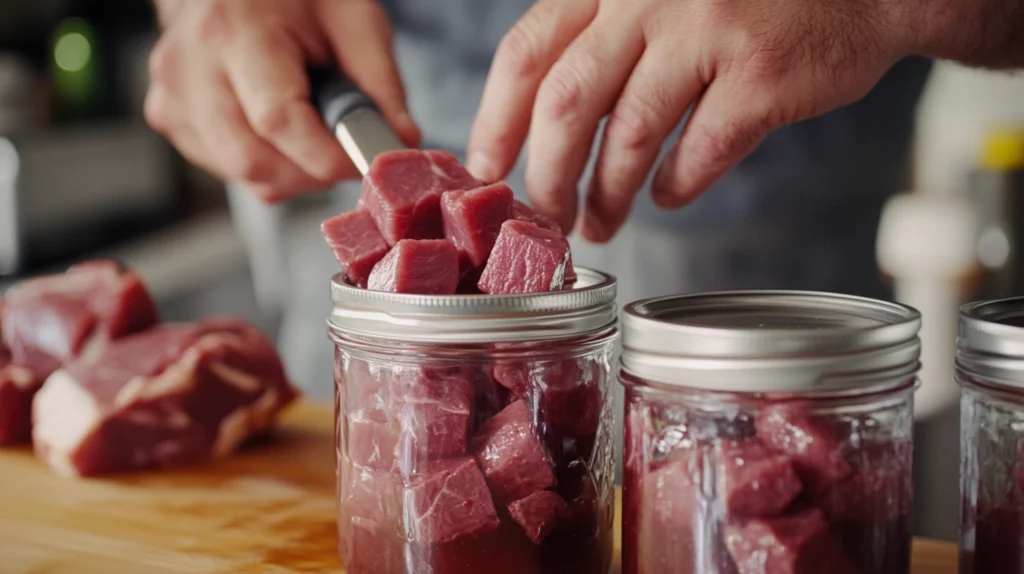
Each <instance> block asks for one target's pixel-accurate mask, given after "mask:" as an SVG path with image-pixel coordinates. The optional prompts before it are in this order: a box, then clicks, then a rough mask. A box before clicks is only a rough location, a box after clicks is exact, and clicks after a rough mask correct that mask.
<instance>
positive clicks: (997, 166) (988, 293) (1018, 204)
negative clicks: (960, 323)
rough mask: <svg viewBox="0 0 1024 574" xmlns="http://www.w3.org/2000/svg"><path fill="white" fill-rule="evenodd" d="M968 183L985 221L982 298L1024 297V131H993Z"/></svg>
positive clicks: (981, 252)
mask: <svg viewBox="0 0 1024 574" xmlns="http://www.w3.org/2000/svg"><path fill="white" fill-rule="evenodd" d="M969 182H970V185H969V186H968V197H969V198H970V199H971V200H972V202H973V203H974V204H975V205H976V206H977V208H978V211H979V215H980V216H981V221H982V229H981V233H980V235H979V236H978V243H977V251H978V261H979V262H980V263H981V265H982V267H983V269H984V275H983V281H982V284H981V287H980V289H979V293H978V297H979V298H982V299H996V298H1003V297H1012V296H1015V295H1024V195H1022V194H1024V128H996V129H993V130H990V131H989V133H988V134H987V135H986V137H985V140H984V143H983V144H982V146H981V153H980V154H979V157H978V165H977V167H976V169H975V170H974V171H973V172H972V173H971V175H970V178H969Z"/></svg>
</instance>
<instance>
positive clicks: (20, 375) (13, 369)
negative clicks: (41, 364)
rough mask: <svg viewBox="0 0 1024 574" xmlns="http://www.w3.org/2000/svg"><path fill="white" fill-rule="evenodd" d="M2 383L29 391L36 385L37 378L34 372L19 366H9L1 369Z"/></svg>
mask: <svg viewBox="0 0 1024 574" xmlns="http://www.w3.org/2000/svg"><path fill="white" fill-rule="evenodd" d="M0 381H5V382H8V383H11V384H13V385H14V388H16V389H21V390H23V391H27V390H29V389H31V388H32V387H34V386H35V385H36V378H35V376H34V375H33V374H32V371H29V370H28V369H25V368H23V367H19V366H17V365H7V366H6V367H3V368H0Z"/></svg>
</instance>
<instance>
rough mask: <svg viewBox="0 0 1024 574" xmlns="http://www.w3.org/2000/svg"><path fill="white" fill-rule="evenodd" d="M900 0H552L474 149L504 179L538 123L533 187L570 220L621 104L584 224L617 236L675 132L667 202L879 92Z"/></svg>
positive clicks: (657, 195)
mask: <svg viewBox="0 0 1024 574" xmlns="http://www.w3.org/2000/svg"><path fill="white" fill-rule="evenodd" d="M906 11H907V10H906V6H905V5H904V4H903V3H901V2H898V1H893V0H693V1H689V2H680V1H678V0H540V1H539V2H538V3H537V4H535V5H534V7H533V8H532V9H531V10H530V12H528V13H527V14H526V15H525V16H524V17H523V18H522V20H520V22H519V23H518V24H517V25H516V26H515V27H514V28H513V29H512V30H511V31H510V32H509V33H508V35H507V36H506V37H505V38H504V39H503V40H502V42H501V44H500V47H499V49H498V52H497V54H496V56H495V60H494V63H493V66H492V69H491V73H490V76H489V78H488V80H487V85H486V88H485V91H484V97H483V101H482V103H481V106H480V110H479V112H478V115H477V118H476V121H475V123H474V126H473V131H472V135H471V138H470V146H469V151H468V157H469V167H470V171H472V172H473V173H474V175H476V176H477V177H479V178H481V179H486V180H495V179H499V178H501V177H503V176H504V175H505V174H506V173H507V172H508V171H509V170H510V169H511V167H512V166H513V164H514V163H515V160H516V157H517V156H518V154H519V152H520V150H521V148H522V146H523V143H524V140H525V139H526V136H527V130H529V135H530V138H529V139H530V142H529V145H528V152H529V155H528V157H529V160H528V164H527V168H526V186H527V191H528V192H529V194H530V197H531V199H532V200H533V202H534V206H535V207H536V208H537V210H538V211H540V212H542V213H544V214H545V215H548V216H550V217H553V218H554V219H555V220H556V221H558V223H559V224H560V225H561V226H562V227H563V229H565V230H566V231H568V230H569V229H571V228H572V226H573V224H574V222H575V221H576V218H577V185H578V182H579V180H580V178H581V176H582V172H583V170H584V168H585V167H586V163H587V159H588V157H589V155H590V150H591V146H592V143H593V140H594V138H595V135H596V132H597V130H598V127H599V122H600V121H601V119H602V118H603V117H604V116H606V115H607V116H608V122H607V124H606V128H605V132H604V137H603V141H602V142H601V145H600V152H599V157H598V161H597V166H596V170H595V173H594V177H593V180H592V182H591V184H590V188H589V189H588V190H587V193H586V205H585V208H584V215H583V217H582V218H581V223H580V233H581V234H582V235H583V237H585V238H586V239H588V240H591V241H606V240H608V239H610V238H611V236H612V235H613V234H614V233H615V232H616V231H617V230H618V228H619V227H621V225H622V224H623V222H624V221H625V219H626V217H627V216H628V214H629V211H630V207H631V205H632V202H633V198H634V197H635V195H636V194H637V192H638V191H639V189H640V188H641V187H642V185H643V182H644V181H645V179H646V177H647V175H648V174H649V172H650V170H651V168H652V166H653V164H654V162H655V161H656V159H657V156H658V153H659V150H660V148H661V145H662V143H663V142H664V140H665V139H666V138H667V137H668V135H669V134H670V133H671V131H672V130H673V129H674V127H675V126H676V125H678V123H679V122H680V121H681V120H682V118H683V117H684V115H685V112H686V110H687V109H688V108H689V107H690V106H691V104H696V107H695V108H694V110H693V112H692V115H691V116H690V119H689V121H688V123H687V126H686V128H685V130H684V132H683V135H682V138H681V139H680V141H679V143H678V144H677V145H676V147H675V148H673V150H672V152H671V153H670V154H669V155H668V157H666V159H665V160H664V161H663V162H662V165H661V166H659V168H658V170H657V172H656V174H655V177H654V181H653V186H652V194H653V198H654V200H655V202H656V203H657V204H658V205H660V206H662V207H665V208H678V207H681V206H683V205H684V204H686V203H687V202H688V201H690V200H692V199H693V198H694V197H696V196H697V195H699V194H700V193H701V192H702V191H704V190H705V189H707V188H708V187H709V186H711V185H712V184H713V183H714V182H715V181H716V180H717V179H718V178H720V177H721V176H722V175H723V174H724V173H725V172H726V171H728V170H729V169H730V168H732V167H733V166H734V165H735V164H736V163H737V162H738V161H739V160H740V159H742V158H743V157H744V156H745V155H746V154H748V153H749V152H750V151H752V150H753V149H754V148H755V147H756V146H757V145H758V143H760V141H761V140H762V139H763V138H764V136H765V135H766V134H767V133H768V132H769V131H770V130H772V129H774V128H777V127H779V126H782V125H783V124H787V123H792V122H796V121H799V120H802V119H805V118H809V117H812V116H815V115H817V114H821V113H824V112H826V111H828V110H831V109H834V108H836V107H839V106H842V105H844V104H848V103H850V102H853V101H855V100H857V99H859V98H861V97H862V96H863V95H865V94H866V93H867V92H868V91H869V90H870V89H871V87H873V86H874V85H875V84H876V83H877V82H878V80H879V79H881V77H882V76H883V74H884V73H885V72H886V71H887V70H888V69H889V68H890V67H891V66H892V65H893V64H894V63H895V62H896V61H898V60H899V59H900V58H901V57H902V56H903V55H905V54H906V53H907V52H908V51H909V50H910V47H909V43H910V41H911V40H910V38H908V37H907V33H906V32H905V30H908V29H911V28H912V26H907V25H905V22H907V21H908V19H909V15H908V14H906V13H905V12H906Z"/></svg>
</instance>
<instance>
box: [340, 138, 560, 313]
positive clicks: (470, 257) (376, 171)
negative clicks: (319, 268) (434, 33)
mask: <svg viewBox="0 0 1024 574" xmlns="http://www.w3.org/2000/svg"><path fill="white" fill-rule="evenodd" d="M321 229H322V231H323V234H324V238H325V239H326V240H327V243H328V245H330V247H331V251H332V252H333V253H334V256H335V258H336V259H337V260H338V263H340V264H341V267H342V270H343V271H344V272H345V275H346V277H347V278H348V280H349V282H350V283H352V284H353V285H355V286H358V287H366V288H369V289H371V290H374V291H389V292H394V293H419V294H429V295H450V294H454V293H490V294H511V293H537V292H544V291H554V290H558V289H562V288H563V287H564V286H566V285H570V284H572V283H573V282H574V281H575V273H574V272H573V266H572V259H571V256H570V252H569V242H568V241H567V240H566V238H565V236H564V235H563V234H562V232H561V230H560V229H559V228H558V225H557V224H556V223H555V222H554V221H552V220H550V219H548V218H546V217H544V216H542V215H540V214H538V213H535V212H534V211H533V210H531V209H530V208H529V207H528V206H526V205H525V204H523V203H521V202H519V201H516V200H515V199H513V196H512V190H511V189H509V187H508V186H507V185H505V184H504V183H495V184H490V185H487V184H484V183H483V182H480V181H478V180H476V179H474V178H473V177H472V176H471V175H470V174H469V172H467V171H466V170H465V168H463V166H462V165H461V164H460V163H459V161H458V159H457V158H455V156H453V155H451V154H449V153H446V152H441V151H420V150H403V151H393V152H388V153H385V154H382V155H380V156H378V157H377V158H376V159H375V160H374V162H373V165H372V166H371V167H370V170H369V172H368V173H367V174H366V177H365V178H364V180H363V194H362V197H361V199H360V202H359V208H358V209H356V210H355V211H350V212H348V213H343V214H341V215H338V216H337V217H334V218H332V219H329V220H327V221H325V222H324V223H323V226H322V228H321Z"/></svg>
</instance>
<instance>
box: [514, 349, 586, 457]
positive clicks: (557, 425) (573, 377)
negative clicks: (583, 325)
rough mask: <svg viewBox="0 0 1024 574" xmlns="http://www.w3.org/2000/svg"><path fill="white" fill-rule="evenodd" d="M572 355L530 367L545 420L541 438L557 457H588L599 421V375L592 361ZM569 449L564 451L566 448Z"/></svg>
mask: <svg viewBox="0 0 1024 574" xmlns="http://www.w3.org/2000/svg"><path fill="white" fill-rule="evenodd" d="M580 362H581V361H578V360H576V359H566V360H562V361H554V362H550V363H538V364H537V365H535V366H534V368H533V369H532V371H531V379H532V381H533V387H534V389H535V392H536V393H537V403H538V404H539V406H540V412H541V413H543V415H542V416H543V418H544V419H545V420H546V421H547V425H546V428H545V432H544V439H545V442H546V443H547V445H548V448H549V449H551V450H552V452H554V453H557V455H558V456H560V457H569V458H570V459H571V458H574V457H576V456H582V457H584V458H589V457H590V451H591V450H592V449H593V446H594V440H595V437H596V436H597V427H598V426H599V424H600V421H601V387H600V385H599V384H598V381H596V380H594V377H598V376H601V375H600V369H597V368H596V365H583V366H584V367H589V368H581V365H580ZM570 450H571V452H568V451H570Z"/></svg>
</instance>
